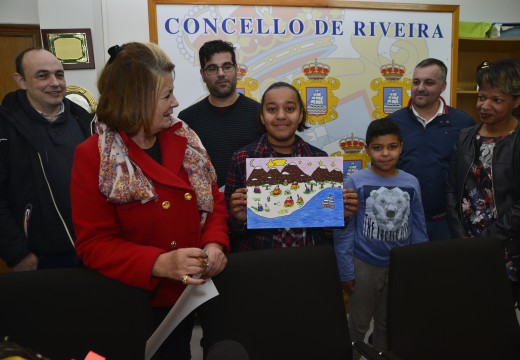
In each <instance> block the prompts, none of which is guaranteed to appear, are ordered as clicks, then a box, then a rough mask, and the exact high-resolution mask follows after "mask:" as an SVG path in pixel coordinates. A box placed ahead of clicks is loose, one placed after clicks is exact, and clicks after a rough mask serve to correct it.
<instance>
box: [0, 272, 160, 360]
mask: <svg viewBox="0 0 520 360" xmlns="http://www.w3.org/2000/svg"><path fill="white" fill-rule="evenodd" d="M0 292H1V295H0V296H1V300H0V304H1V306H0V336H2V337H4V336H9V339H10V340H11V341H13V342H15V343H17V344H18V345H20V346H23V347H25V348H30V349H32V350H34V351H36V352H39V353H40V354H42V355H43V356H45V357H48V358H51V359H53V360H59V359H67V360H70V359H84V358H85V356H86V355H87V353H88V352H89V351H94V352H96V353H98V354H100V355H102V356H104V357H106V358H108V359H116V360H117V359H125V360H127V359H136V360H137V359H139V360H142V359H144V349H145V344H146V340H147V339H148V337H149V336H150V334H151V332H152V330H153V329H152V327H151V325H152V324H151V322H150V319H151V306H150V294H149V293H148V292H147V291H144V290H141V289H137V288H133V287H129V286H125V285H123V284H121V283H119V282H117V281H114V280H111V279H109V278H106V277H104V276H102V275H100V274H99V273H97V272H95V271H93V270H90V269H85V268H82V269H77V268H75V269H57V270H37V271H30V272H16V273H15V272H12V273H4V274H0Z"/></svg>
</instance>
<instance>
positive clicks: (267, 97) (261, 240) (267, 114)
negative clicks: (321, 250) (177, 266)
mask: <svg viewBox="0 0 520 360" xmlns="http://www.w3.org/2000/svg"><path fill="white" fill-rule="evenodd" d="M306 119H307V111H306V109H305V106H304V104H303V100H302V98H301V96H300V93H299V92H298V90H297V89H296V88H295V87H294V86H292V85H290V84H288V83H285V82H277V83H274V84H272V85H271V86H269V87H268V88H267V90H266V91H265V92H264V94H263V96H262V101H261V105H260V110H259V116H258V120H259V122H260V125H261V128H262V129H263V131H264V134H263V135H262V136H261V137H260V138H259V139H258V140H257V141H255V142H253V143H251V144H249V145H247V146H245V147H243V148H242V149H240V150H238V151H236V152H235V153H234V154H233V157H232V159H231V166H230V169H229V171H228V174H227V179H226V187H225V196H226V203H227V204H228V206H229V208H228V210H229V213H230V220H229V223H230V229H231V232H232V250H233V251H248V250H258V249H271V248H283V247H299V246H309V245H321V244H326V243H328V240H327V239H326V237H325V234H324V229H323V228H321V227H318V228H284V229H281V228H280V229H249V230H248V229H247V195H248V194H247V188H246V159H247V158H267V157H268V158H280V157H318V156H319V157H326V156H328V155H327V153H326V152H324V151H322V150H320V149H318V148H316V147H314V146H312V145H310V144H308V143H306V142H305V141H303V139H302V138H301V137H299V136H298V135H296V131H304V130H305V129H307V128H308V126H307V125H306V123H305V122H306ZM284 199H285V198H284ZM273 201H274V200H273ZM343 205H344V210H345V217H348V216H350V215H352V214H353V213H355V212H356V211H357V208H358V201H357V195H356V193H355V192H353V191H352V190H351V189H344V190H343ZM264 206H265V205H264ZM268 207H269V206H268Z"/></svg>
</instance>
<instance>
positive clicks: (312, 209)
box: [247, 188, 345, 229]
mask: <svg viewBox="0 0 520 360" xmlns="http://www.w3.org/2000/svg"><path fill="white" fill-rule="evenodd" d="M330 194H332V196H333V198H334V204H335V206H334V208H333V209H329V208H324V207H323V206H321V202H322V201H323V199H325V198H326V197H327V196H329V195H330ZM285 198H286V197H283V199H281V201H282V203H283V201H284V200H285ZM293 199H294V200H295V201H296V197H294V196H293ZM294 206H295V207H297V206H298V205H296V204H295V205H294ZM271 211H273V209H271ZM343 225H345V221H344V217H343V195H342V191H341V189H340V188H330V189H326V190H323V191H321V192H320V193H319V194H317V195H316V196H314V197H313V198H312V199H311V200H310V201H309V202H308V203H307V204H306V205H305V206H304V207H302V208H301V209H298V210H296V211H294V212H293V213H292V214H290V215H281V216H279V217H277V218H275V219H269V218H265V217H262V216H259V215H257V214H255V213H254V211H253V210H251V209H247V228H248V229H269V228H306V227H335V226H343Z"/></svg>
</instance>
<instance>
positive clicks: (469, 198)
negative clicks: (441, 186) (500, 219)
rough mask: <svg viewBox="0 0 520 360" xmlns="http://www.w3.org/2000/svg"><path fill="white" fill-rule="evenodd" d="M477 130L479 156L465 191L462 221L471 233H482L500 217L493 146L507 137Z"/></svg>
mask: <svg viewBox="0 0 520 360" xmlns="http://www.w3.org/2000/svg"><path fill="white" fill-rule="evenodd" d="M507 136H510V134H508V135H506V136H503V137H497V138H495V137H486V136H481V135H478V134H477V137H476V145H477V146H476V148H477V149H478V150H477V151H476V152H475V158H474V160H473V164H472V165H471V167H470V169H469V173H468V176H467V178H466V182H465V184H464V192H463V194H462V223H463V224H464V227H465V229H466V232H467V234H468V236H470V237H473V236H478V235H479V234H480V233H481V232H482V231H483V230H484V229H486V228H487V227H489V226H491V224H492V223H493V222H494V221H495V220H496V218H497V212H496V206H495V199H494V195H493V149H494V148H495V145H496V144H497V143H499V142H500V141H502V140H503V139H504V138H505V137H507Z"/></svg>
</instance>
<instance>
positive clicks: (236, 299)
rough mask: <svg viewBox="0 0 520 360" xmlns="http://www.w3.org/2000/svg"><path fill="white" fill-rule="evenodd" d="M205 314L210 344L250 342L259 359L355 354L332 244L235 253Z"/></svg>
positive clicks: (217, 280) (205, 336)
mask: <svg viewBox="0 0 520 360" xmlns="http://www.w3.org/2000/svg"><path fill="white" fill-rule="evenodd" d="M228 260H229V262H228V266H227V268H226V269H225V270H224V271H223V272H222V273H221V274H220V275H218V276H216V277H215V278H214V282H215V285H216V287H217V289H218V291H219V293H220V294H219V296H217V297H215V298H213V299H211V300H210V301H208V302H206V303H205V304H204V305H202V306H201V307H200V308H199V310H198V312H199V315H200V318H201V324H202V329H203V340H202V341H203V343H204V347H205V348H206V349H207V348H209V347H210V346H211V345H212V344H214V343H216V342H218V341H221V340H234V341H237V342H239V343H240V344H242V345H243V346H244V347H245V348H246V350H247V352H248V354H249V358H250V359H251V360H255V359H269V360H277V359H283V360H287V359H313V360H315V359H328V360H334V359H342V360H345V359H350V358H351V357H352V347H351V342H350V336H349V332H348V324H347V319H346V314H345V306H344V303H343V297H342V293H341V287H340V282H339V275H338V269H337V265H336V258H335V254H334V250H333V248H332V247H330V246H313V247H302V248H290V249H273V250H258V251H251V252H244V253H233V254H230V255H229V257H228Z"/></svg>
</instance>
